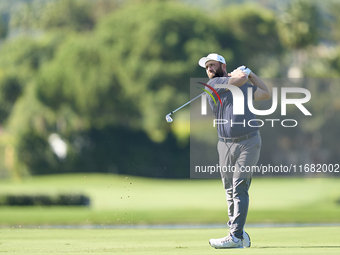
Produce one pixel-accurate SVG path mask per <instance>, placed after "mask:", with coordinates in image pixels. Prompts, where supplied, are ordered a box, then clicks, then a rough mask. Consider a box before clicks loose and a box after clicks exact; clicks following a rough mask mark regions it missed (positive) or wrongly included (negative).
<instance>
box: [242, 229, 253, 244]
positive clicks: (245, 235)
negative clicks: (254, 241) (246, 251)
mask: <svg viewBox="0 0 340 255" xmlns="http://www.w3.org/2000/svg"><path fill="white" fill-rule="evenodd" d="M250 245H251V242H250V236H249V235H248V233H247V232H246V231H244V230H243V247H244V248H249V247H250Z"/></svg>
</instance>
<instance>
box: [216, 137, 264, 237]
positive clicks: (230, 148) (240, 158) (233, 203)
mask: <svg viewBox="0 0 340 255" xmlns="http://www.w3.org/2000/svg"><path fill="white" fill-rule="evenodd" d="M217 149H218V154H219V161H220V162H219V163H220V166H221V167H222V166H227V167H228V166H230V167H233V170H234V172H233V171H221V178H222V182H223V186H224V189H225V192H226V196H227V202H228V216H229V221H228V226H229V227H230V233H231V234H233V235H234V236H235V237H237V238H241V239H243V228H244V225H245V223H246V218H247V213H248V207H249V195H248V190H249V187H250V183H251V178H252V173H251V172H248V173H245V172H243V173H241V170H242V171H243V170H244V169H245V168H244V167H245V166H255V165H256V164H257V161H258V160H259V156H260V149H261V136H260V135H259V134H258V135H256V136H254V137H252V138H249V139H247V140H244V141H241V142H239V143H232V142H221V141H219V142H218V145H217ZM230 167H229V169H231V168H230ZM226 169H227V168H226Z"/></svg>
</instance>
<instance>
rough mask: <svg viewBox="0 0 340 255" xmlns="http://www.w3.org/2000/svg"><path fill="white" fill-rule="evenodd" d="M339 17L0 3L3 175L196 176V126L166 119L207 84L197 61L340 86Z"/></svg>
mask: <svg viewBox="0 0 340 255" xmlns="http://www.w3.org/2000/svg"><path fill="white" fill-rule="evenodd" d="M320 10H323V12H321V11H320ZM325 10H326V11H325ZM322 13H323V14H322ZM325 13H327V15H325ZM339 13H340V3H338V2H336V1H333V2H327V4H326V3H325V4H324V5H322V8H321V7H320V6H319V5H318V4H317V3H316V2H313V1H303V0H296V1H291V2H288V3H287V4H286V5H284V6H283V7H282V9H278V10H273V9H268V8H265V7H263V6H261V5H257V4H254V3H243V4H242V5H228V6H221V7H220V8H218V9H216V10H215V11H214V12H208V13H206V12H205V11H204V10H202V9H199V8H193V7H192V6H189V5H186V4H184V3H182V2H180V1H162V0H158V1H156V0H155V1H152V0H150V1H142V0H130V1H128V0H126V1H119V0H115V1H111V0H53V1H47V0H40V1H39V0H36V1H19V0H17V1H2V2H1V4H0V14H1V19H0V38H2V39H1V46H0V56H1V57H0V124H1V131H0V132H1V134H0V143H1V145H2V147H3V149H1V150H0V153H2V154H3V155H4V166H3V168H4V169H8V170H10V171H12V174H13V175H17V176H21V175H26V174H49V173H68V172H106V173H107V172H109V173H120V174H134V175H143V176H153V177H167V178H170V177H188V176H189V171H188V169H189V144H188V143H189V128H188V121H189V120H188V119H187V118H178V120H177V119H176V122H177V123H176V124H175V122H174V123H173V125H169V124H168V123H166V122H165V119H164V117H165V115H166V114H167V113H168V112H170V111H171V110H173V109H176V108H177V107H178V106H180V105H182V104H183V103H185V102H187V101H188V100H189V86H188V85H189V80H190V78H191V77H205V72H204V70H202V68H200V67H199V66H198V64H197V61H198V59H199V58H200V57H202V56H204V55H207V54H208V53H210V52H218V53H219V54H222V55H223V56H224V57H225V58H226V61H227V62H228V70H229V71H232V70H233V69H234V68H236V67H237V66H239V65H242V64H246V65H248V66H249V67H251V68H252V70H253V71H254V72H256V73H257V74H258V75H259V76H262V77H268V78H273V77H286V76H287V73H288V75H294V74H295V75H297V76H298V77H304V76H305V77H339V74H340V71H339V70H340V47H339V43H338V39H339V30H338V28H339V25H338V24H339V22H340V18H339ZM229 63H230V64H229ZM322 93H325V95H326V94H327V93H329V92H327V91H323V92H322ZM334 100H337V99H334ZM322 103H323V104H327V103H329V100H327V97H326V96H325V97H324V99H323V102H322ZM188 110H189V109H188V108H186V109H183V110H182V111H183V112H188ZM337 123H340V121H339V122H337ZM303 128H304V127H303V126H302V127H301V130H299V132H313V131H311V130H309V129H308V128H305V130H304V129H303ZM53 134H57V136H51V135H53ZM65 146H66V147H65ZM273 146H275V145H273ZM65 148H66V149H65ZM63 150H64V152H62V151H63ZM65 150H67V151H66V154H65ZM269 150H270V149H269ZM58 151H59V152H58Z"/></svg>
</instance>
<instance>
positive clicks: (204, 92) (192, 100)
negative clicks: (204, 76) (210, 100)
mask: <svg viewBox="0 0 340 255" xmlns="http://www.w3.org/2000/svg"><path fill="white" fill-rule="evenodd" d="M204 93H205V92H203V93H201V94H199V95H198V96H197V97H194V98H193V99H191V100H190V101H188V102H186V103H185V104H184V105H182V106H180V107H178V108H177V109H176V110H173V111H172V112H170V113H169V114H168V115H170V114H173V113H175V112H177V111H178V110H180V109H182V108H183V107H184V106H186V105H188V104H190V103H191V102H192V101H195V100H196V99H197V98H199V97H200V96H202V95H203V94H204Z"/></svg>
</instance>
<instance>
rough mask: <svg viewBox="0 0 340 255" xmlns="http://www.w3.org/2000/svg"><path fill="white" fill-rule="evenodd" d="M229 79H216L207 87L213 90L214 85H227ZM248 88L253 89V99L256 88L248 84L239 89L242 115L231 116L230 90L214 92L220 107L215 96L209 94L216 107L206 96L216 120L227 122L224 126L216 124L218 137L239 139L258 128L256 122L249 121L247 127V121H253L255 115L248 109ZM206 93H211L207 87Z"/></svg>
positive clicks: (221, 89) (223, 89) (219, 89)
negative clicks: (240, 91) (242, 101)
mask: <svg viewBox="0 0 340 255" xmlns="http://www.w3.org/2000/svg"><path fill="white" fill-rule="evenodd" d="M228 80H229V77H216V78H212V79H210V80H209V82H208V85H210V86H211V87H213V88H215V85H216V84H227V83H228ZM248 87H252V88H253V98H254V93H255V91H256V89H257V87H256V86H253V85H251V84H249V83H248V82H247V83H245V84H244V85H242V86H241V87H239V88H240V89H241V90H242V92H243V95H244V115H234V114H233V96H232V93H231V91H230V90H228V91H226V89H225V88H218V89H216V88H215V90H216V91H217V93H218V94H219V96H220V98H221V101H222V105H221V104H220V102H219V100H218V98H217V96H216V95H215V94H214V93H211V94H212V95H213V96H214V98H215V100H216V102H217V105H215V103H214V100H213V99H212V98H211V97H210V96H209V95H208V96H207V98H208V102H209V105H210V107H211V109H212V111H213V113H214V115H215V118H216V119H224V120H227V121H228V123H226V124H218V125H217V133H218V136H220V137H239V136H242V135H245V134H248V133H250V132H253V131H256V130H258V129H259V128H258V127H251V126H257V123H256V121H251V122H250V125H248V121H249V120H251V119H255V114H253V113H252V112H250V110H249V108H248V103H247V98H248ZM205 89H207V90H208V91H211V90H210V89H209V88H208V87H205Z"/></svg>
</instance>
